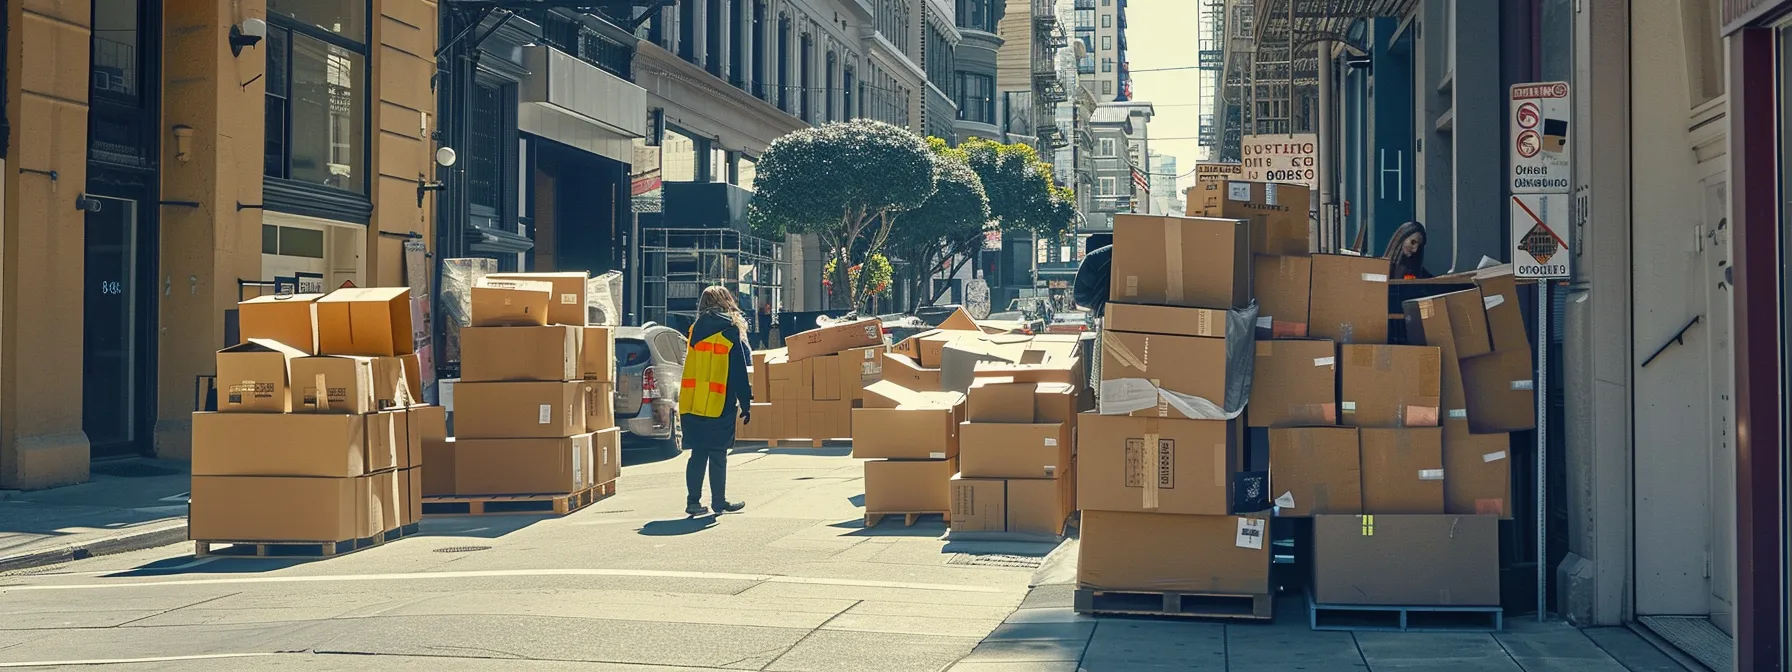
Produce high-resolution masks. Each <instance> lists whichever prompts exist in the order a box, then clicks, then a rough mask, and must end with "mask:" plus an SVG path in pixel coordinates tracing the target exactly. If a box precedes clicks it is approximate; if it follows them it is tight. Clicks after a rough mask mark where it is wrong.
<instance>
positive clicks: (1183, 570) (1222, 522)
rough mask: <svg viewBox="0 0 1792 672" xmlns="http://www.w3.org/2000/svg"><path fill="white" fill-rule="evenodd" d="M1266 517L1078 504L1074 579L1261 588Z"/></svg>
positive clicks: (1163, 586)
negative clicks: (1137, 510) (1079, 538)
mask: <svg viewBox="0 0 1792 672" xmlns="http://www.w3.org/2000/svg"><path fill="white" fill-rule="evenodd" d="M1268 522H1269V521H1267V520H1264V519H1262V518H1241V517H1238V516H1225V515H1218V516H1177V515H1166V514H1161V513H1127V512H1117V511H1099V510H1096V511H1091V510H1089V509H1088V508H1087V507H1084V510H1083V520H1082V524H1081V526H1080V528H1079V529H1080V531H1081V534H1082V542H1081V543H1080V544H1078V549H1077V572H1076V579H1077V585H1078V586H1080V587H1083V588H1090V589H1094V590H1137V591H1150V592H1182V593H1208V594H1221V595H1267V594H1268V593H1269V546H1270V544H1269V541H1268V536H1269V535H1268V534H1266V533H1267V532H1268V529H1269V526H1268V524H1267V523H1268Z"/></svg>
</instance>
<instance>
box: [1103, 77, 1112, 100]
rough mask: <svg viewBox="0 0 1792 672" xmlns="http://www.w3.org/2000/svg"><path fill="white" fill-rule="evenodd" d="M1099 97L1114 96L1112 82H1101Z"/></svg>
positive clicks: (1107, 80)
mask: <svg viewBox="0 0 1792 672" xmlns="http://www.w3.org/2000/svg"><path fill="white" fill-rule="evenodd" d="M1101 95H1104V96H1111V95H1114V80H1111V79H1104V80H1101Z"/></svg>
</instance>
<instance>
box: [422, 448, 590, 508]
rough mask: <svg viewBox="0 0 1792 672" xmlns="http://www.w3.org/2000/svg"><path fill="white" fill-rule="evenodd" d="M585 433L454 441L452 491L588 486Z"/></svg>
mask: <svg viewBox="0 0 1792 672" xmlns="http://www.w3.org/2000/svg"><path fill="white" fill-rule="evenodd" d="M591 438H592V437H591V435H590V434H577V435H573V436H568V437H560V438H533V439H458V440H456V441H455V442H454V491H455V493H456V494H461V495H520V494H550V493H555V494H557V493H568V492H578V491H579V490H583V489H585V488H587V487H589V486H590V485H591V471H590V469H591V455H592V442H591Z"/></svg>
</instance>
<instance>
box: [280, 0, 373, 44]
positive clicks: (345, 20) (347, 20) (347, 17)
mask: <svg viewBox="0 0 1792 672" xmlns="http://www.w3.org/2000/svg"><path fill="white" fill-rule="evenodd" d="M268 15H269V16H282V17H286V18H288V19H292V20H293V21H296V22H298V23H302V24H304V25H307V26H315V27H317V28H321V29H323V30H325V31H328V32H331V33H335V34H337V35H342V36H344V37H348V38H350V39H353V40H355V41H357V42H359V41H361V40H362V38H363V36H365V35H366V34H367V0H268Z"/></svg>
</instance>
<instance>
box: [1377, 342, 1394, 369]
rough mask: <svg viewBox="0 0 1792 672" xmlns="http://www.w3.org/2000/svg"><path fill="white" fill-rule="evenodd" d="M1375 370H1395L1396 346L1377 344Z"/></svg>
mask: <svg viewBox="0 0 1792 672" xmlns="http://www.w3.org/2000/svg"><path fill="white" fill-rule="evenodd" d="M1372 349H1373V350H1374V351H1375V370H1376V371H1381V372H1383V373H1386V372H1389V371H1393V370H1394V348H1393V347H1392V346H1375V347H1373V348H1372Z"/></svg>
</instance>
